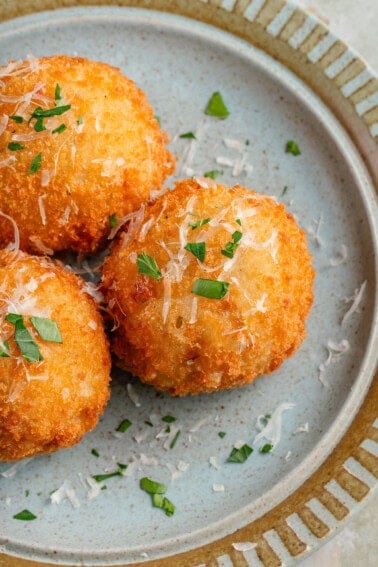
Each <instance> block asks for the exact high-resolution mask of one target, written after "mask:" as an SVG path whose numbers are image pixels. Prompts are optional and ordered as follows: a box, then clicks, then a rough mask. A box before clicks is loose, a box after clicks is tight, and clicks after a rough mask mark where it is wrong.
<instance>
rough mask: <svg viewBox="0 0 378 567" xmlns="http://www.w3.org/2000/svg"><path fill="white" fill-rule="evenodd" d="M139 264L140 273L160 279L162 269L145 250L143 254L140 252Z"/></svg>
mask: <svg viewBox="0 0 378 567" xmlns="http://www.w3.org/2000/svg"><path fill="white" fill-rule="evenodd" d="M137 266H138V272H139V273H140V274H144V275H146V276H150V277H151V278H154V279H155V280H157V281H159V280H160V278H161V271H160V270H159V267H158V265H157V263H156V261H155V260H154V259H153V258H152V257H151V256H149V255H148V254H146V253H145V252H143V253H142V254H138V257H137Z"/></svg>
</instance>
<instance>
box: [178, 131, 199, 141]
mask: <svg viewBox="0 0 378 567" xmlns="http://www.w3.org/2000/svg"><path fill="white" fill-rule="evenodd" d="M179 138H188V139H190V140H196V139H197V138H196V136H195V134H193V132H185V134H181V135H180V136H179Z"/></svg>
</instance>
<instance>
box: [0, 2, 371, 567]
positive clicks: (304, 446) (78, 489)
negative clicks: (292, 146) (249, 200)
mask: <svg viewBox="0 0 378 567" xmlns="http://www.w3.org/2000/svg"><path fill="white" fill-rule="evenodd" d="M253 4H254V3H253ZM250 19H251V18H250ZM273 31H274V30H273ZM273 35H274V34H273ZM29 53H32V54H33V55H35V56H37V57H38V56H42V55H51V54H57V53H64V54H67V55H75V54H78V55H80V56H84V57H88V58H92V59H96V60H102V61H106V62H108V63H111V64H112V65H116V66H119V67H120V68H121V70H122V71H123V72H124V73H125V74H127V75H128V76H129V77H131V78H132V79H134V80H135V81H136V83H137V84H138V85H139V86H140V87H142V88H143V89H144V90H145V91H146V93H147V95H148V98H149V100H150V102H151V104H152V105H153V106H154V108H155V110H156V114H157V115H158V116H159V117H160V121H161V124H162V127H163V128H164V129H165V130H167V131H168V132H169V134H170V137H171V149H172V151H173V153H174V154H175V155H176V156H177V157H178V167H177V175H176V177H177V178H180V177H186V176H189V175H193V174H195V175H201V174H203V173H204V172H206V171H209V170H212V169H219V170H222V172H223V173H222V175H221V177H220V178H219V179H220V180H221V181H222V182H224V183H227V184H233V183H236V182H239V183H241V184H243V185H246V186H248V187H251V188H255V189H256V190H258V191H261V192H263V193H267V194H269V195H274V196H275V197H276V198H277V199H278V200H280V201H282V202H283V203H285V205H286V206H287V208H288V210H289V211H291V212H292V213H293V214H294V215H295V217H296V218H297V220H298V222H299V224H300V225H301V226H302V227H303V228H304V229H305V230H306V231H307V235H308V242H309V246H310V249H311V252H312V254H313V257H314V266H315V268H316V271H317V277H316V282H315V303H314V306H313V309H312V312H311V315H310V317H309V319H308V323H307V330H308V333H307V338H306V340H305V342H304V344H303V345H302V347H301V348H300V349H299V351H298V352H297V353H296V354H295V355H294V356H293V357H292V358H291V359H289V360H288V361H287V362H285V363H284V364H283V366H282V367H281V368H280V369H279V370H278V371H276V372H275V373H273V374H272V375H270V376H268V377H261V378H260V379H258V380H257V381H256V382H255V383H253V384H251V385H250V386H247V387H245V388H242V389H238V390H234V391H229V392H222V393H218V394H212V395H201V396H197V397H187V398H184V399H173V398H170V397H169V396H167V395H162V394H157V393H156V392H155V391H154V390H152V389H151V388H149V387H147V386H144V385H142V384H140V383H138V382H137V381H132V380H131V379H130V377H128V376H127V375H125V374H122V373H115V374H114V380H113V384H112V397H111V401H110V404H109V406H108V407H107V409H106V412H105V415H104V416H103V418H102V420H101V422H100V424H99V425H98V427H97V428H96V429H95V430H94V431H93V432H92V433H90V434H89V435H87V436H86V438H85V439H84V440H83V442H82V443H80V444H79V445H78V446H76V447H73V448H71V449H68V450H64V451H61V452H59V453H57V454H53V455H50V456H43V457H37V458H34V459H32V460H30V461H23V462H21V463H19V464H17V465H16V466H15V467H12V466H10V465H9V464H1V465H0V475H1V476H0V502H1V515H0V542H1V544H2V545H3V551H4V553H5V554H7V555H9V556H17V557H19V558H27V559H33V560H38V561H50V562H52V563H59V564H64V563H70V564H72V565H82V564H85V565H90V566H93V565H113V564H121V563H123V564H128V563H138V562H142V561H146V560H148V559H151V560H152V559H159V558H167V557H168V556H171V555H174V554H177V553H184V552H188V551H189V550H192V549H198V548H201V547H202V546H204V545H205V544H208V543H210V542H212V541H214V540H219V539H220V538H223V537H224V536H226V535H228V534H233V533H234V532H235V530H237V529H239V528H242V527H243V526H246V525H247V524H249V523H251V522H252V521H253V520H255V519H257V518H259V517H261V516H262V515H263V514H265V513H268V512H269V511H271V510H272V509H273V508H274V507H275V506H276V505H277V504H279V502H281V501H282V500H283V499H284V498H285V497H286V496H288V495H290V494H292V493H294V492H295V491H296V490H297V489H298V488H299V487H301V486H302V485H303V483H304V481H305V480H306V479H307V478H308V477H310V475H311V474H312V473H313V472H314V471H315V470H316V469H317V468H318V466H319V465H320V464H321V463H323V462H324V461H326V459H327V458H328V456H329V455H330V453H331V452H332V451H333V449H334V447H335V446H336V445H337V443H338V442H339V441H340V439H341V438H342V436H343V435H344V433H345V432H346V431H347V429H348V427H349V426H350V424H351V423H352V421H353V419H354V416H355V414H356V413H357V411H358V409H359V406H360V404H361V403H362V402H363V400H364V398H365V396H366V392H367V391H368V388H369V385H370V383H371V380H372V377H373V372H374V362H375V356H376V348H377V327H375V330H374V322H375V324H376V260H375V258H376V254H377V242H376V235H377V234H378V229H377V222H376V221H377V209H376V200H375V197H374V189H373V185H372V180H371V177H370V176H369V174H368V171H367V169H366V168H365V166H364V164H363V161H362V159H361V155H360V153H359V152H358V151H357V149H356V147H355V146H354V145H353V144H352V142H351V140H350V138H349V136H348V135H347V133H346V131H345V129H344V128H343V126H342V125H341V124H340V122H339V121H338V120H337V119H336V118H335V115H334V113H333V112H331V110H330V109H329V108H328V107H327V106H326V105H325V104H324V103H322V102H321V100H320V98H318V97H317V96H316V95H315V94H314V92H313V90H312V89H311V88H310V87H309V86H306V84H305V82H302V81H301V80H300V79H299V78H298V77H297V76H296V75H295V74H294V73H293V72H291V71H289V70H288V68H287V67H285V66H284V65H282V64H281V63H279V62H277V61H275V60H274V59H273V58H271V57H270V56H269V55H267V53H265V52H264V50H259V49H257V48H256V47H253V46H252V45H251V44H250V43H247V41H244V40H242V39H238V38H237V37H236V36H234V35H232V34H229V33H226V32H224V31H221V30H219V29H217V28H215V27H212V26H210V25H206V24H204V23H201V22H198V21H194V20H190V19H186V18H184V17H182V16H180V15H173V14H167V13H159V12H154V11H147V10H142V9H132V8H117V7H107V8H93V7H91V8H73V9H65V10H57V11H51V12H43V13H40V14H32V15H28V16H24V17H21V18H18V19H16V20H13V21H9V22H4V23H2V24H1V25H0V54H1V55H0V57H1V61H0V63H1V64H5V63H6V62H7V61H8V60H9V59H15V58H24V57H25V56H26V55H27V54H29ZM214 91H220V92H221V93H222V95H223V98H224V100H225V101H226V104H227V106H228V108H229V110H230V116H229V118H228V119H227V120H223V121H219V120H217V119H214V118H211V117H208V116H205V114H204V108H205V106H206V103H207V101H208V99H209V97H210V95H211V94H212V93H213V92H214ZM187 131H193V132H195V133H196V135H197V140H196V141H191V140H188V139H180V138H179V135H180V134H182V133H184V132H187ZM288 140H295V141H296V142H297V143H298V145H299V147H300V150H301V155H300V156H296V157H295V156H293V155H291V154H288V153H285V145H286V142H287V141H288ZM352 307H353V309H351V308H352ZM162 340H164V337H162ZM283 404H284V405H283ZM168 414H169V415H172V416H174V417H175V418H176V421H175V422H173V423H171V424H170V429H171V431H170V433H169V432H167V431H166V427H167V425H168V424H167V423H166V422H164V420H163V419H162V418H163V417H164V416H166V415H168ZM266 414H271V415H274V416H278V414H279V415H280V416H281V418H282V419H281V425H280V424H279V421H280V420H279V419H278V418H277V419H276V420H275V423H276V427H277V431H278V430H279V431H280V433H281V436H280V441H279V443H277V444H276V446H275V448H274V450H273V451H272V452H271V453H269V454H261V453H259V451H258V447H259V444H256V445H255V452H254V453H253V455H252V456H251V457H250V458H249V459H248V460H247V461H246V462H245V463H243V464H231V463H226V459H227V457H228V455H229V453H230V451H231V449H232V448H233V446H234V444H235V443H236V444H237V443H239V442H246V443H248V444H249V445H252V444H253V441H254V439H255V437H256V435H257V433H258V431H259V428H258V423H259V416H264V415H266ZM126 418H127V419H129V420H130V421H131V422H132V426H131V427H130V428H129V429H128V430H127V431H126V432H125V433H119V432H116V428H117V426H118V425H119V423H120V422H121V421H122V420H123V419H126ZM260 422H261V419H260ZM262 425H263V424H262ZM177 431H179V432H180V433H179V437H178V438H177V440H176V443H175V445H174V447H171V445H172V440H173V438H174V437H175V436H176V433H177ZM219 432H225V434H226V435H225V436H224V437H223V438H221V437H220V436H219ZM93 449H95V450H96V451H97V452H98V454H99V456H98V457H96V456H95V455H93V454H92V450H93ZM117 463H123V464H127V465H128V469H127V470H126V471H125V474H124V476H116V477H114V478H111V479H109V480H107V481H105V482H104V483H102V485H101V488H103V487H104V485H106V489H104V490H97V489H96V487H93V486H92V483H88V480H87V479H88V477H89V479H90V478H91V475H96V474H99V473H108V472H113V471H115V470H117ZM143 476H148V477H150V478H152V479H154V480H158V481H160V482H164V483H166V484H167V486H168V490H167V496H168V498H169V499H170V500H171V501H172V502H173V503H174V504H175V506H176V512H175V514H174V516H172V517H168V516H166V515H165V514H164V513H163V512H162V511H161V510H159V509H156V508H152V506H151V502H150V498H149V497H148V495H147V494H146V493H145V492H143V491H141V490H140V488H139V480H140V478H141V477H143ZM366 482H367V481H366ZM57 489H59V492H58V498H57V493H55V496H53V499H52V498H51V493H52V492H54V491H56V490H57ZM59 495H60V497H61V498H62V500H61V501H60V503H59V504H58V503H54V502H53V501H52V500H56V499H58V500H60V498H59ZM24 508H27V509H29V510H31V511H32V512H33V513H34V514H35V515H36V516H37V519H36V520H34V521H32V522H20V521H17V520H14V519H13V515H14V514H16V513H17V512H19V511H20V510H22V509H24ZM294 523H295V522H294ZM289 525H290V522H289ZM293 525H294V524H293ZM292 528H293V529H294V527H293V526H292ZM299 532H300V530H299ZM299 532H298V533H299ZM237 538H238V536H237V535H235V542H236V543H237V542H238V539H237ZM303 538H304V540H305V536H303ZM239 543H240V542H239ZM252 543H253V542H252ZM252 543H248V542H247V544H246V543H245V538H244V544H245V546H244V548H243V549H242V551H240V549H239V552H240V553H241V554H242V555H243V557H244V560H245V561H247V560H248V562H251V563H250V564H254V563H253V560H255V561H260V564H263V563H261V561H262V559H261V557H262V556H261V554H260V555H259V556H258V555H257V554H256V551H255V550H254V549H253V545H252ZM270 545H271V546H273V547H274V543H270ZM306 545H308V546H310V547H311V544H310V543H306ZM276 547H277V546H276ZM239 548H240V545H239ZM230 549H231V547H230ZM233 549H234V550H235V553H237V552H238V546H236V548H233ZM276 553H278V551H277V550H276ZM182 557H184V556H182ZM197 557H198V561H197V564H199V563H201V562H202V563H204V562H205V556H204V557H203V558H202V559H201V553H200V552H199V553H198V556H197ZM258 557H260V559H258ZM234 559H235V557H234ZM229 560H230V561H231V559H229ZM166 564H167V565H168V563H166ZM172 564H175V565H191V564H193V565H194V564H195V563H193V562H192V559H190V560H189V559H187V560H185V559H176V562H175V563H172ZM218 564H220V563H218ZM224 564H227V565H228V564H229V563H224ZM231 564H232V563H231ZM257 564H258V563H257ZM15 565H16V563H15ZM222 565H223V563H222Z"/></svg>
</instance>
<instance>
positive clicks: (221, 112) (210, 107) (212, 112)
mask: <svg viewBox="0 0 378 567" xmlns="http://www.w3.org/2000/svg"><path fill="white" fill-rule="evenodd" d="M205 114H208V115H209V116H215V117H216V118H221V119H224V118H227V116H229V114H230V112H229V110H228V108H227V106H226V105H225V103H224V101H223V98H222V95H221V94H220V92H218V91H217V92H215V93H213V94H212V95H211V97H210V100H209V102H208V103H207V106H206V108H205Z"/></svg>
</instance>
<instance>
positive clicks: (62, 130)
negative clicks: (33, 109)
mask: <svg viewBox="0 0 378 567" xmlns="http://www.w3.org/2000/svg"><path fill="white" fill-rule="evenodd" d="M66 128H67V126H66V125H65V124H61V125H60V126H58V127H57V128H55V129H54V130H52V132H51V133H52V134H61V133H62V132H64V130H66Z"/></svg>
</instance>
